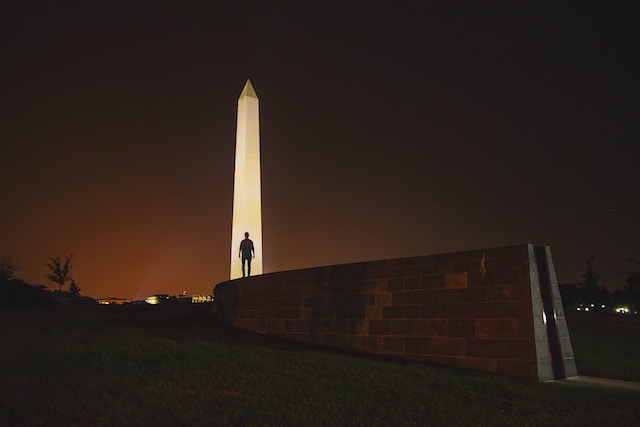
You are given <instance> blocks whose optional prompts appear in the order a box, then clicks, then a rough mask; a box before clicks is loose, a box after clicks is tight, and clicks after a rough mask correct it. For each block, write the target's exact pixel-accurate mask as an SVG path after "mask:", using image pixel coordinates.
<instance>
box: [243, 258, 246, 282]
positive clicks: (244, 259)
mask: <svg viewBox="0 0 640 427" xmlns="http://www.w3.org/2000/svg"><path fill="white" fill-rule="evenodd" d="M246 260H247V259H246V258H242V277H244V262H245V261H246Z"/></svg>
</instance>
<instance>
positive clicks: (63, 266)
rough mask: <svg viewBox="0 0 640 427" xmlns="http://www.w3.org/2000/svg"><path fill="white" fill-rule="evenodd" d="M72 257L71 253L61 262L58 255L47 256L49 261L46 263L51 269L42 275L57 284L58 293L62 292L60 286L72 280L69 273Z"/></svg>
mask: <svg viewBox="0 0 640 427" xmlns="http://www.w3.org/2000/svg"><path fill="white" fill-rule="evenodd" d="M72 258H73V254H71V255H69V256H67V257H66V258H65V259H64V262H63V261H62V257H60V256H56V257H49V259H50V260H51V262H50V263H48V264H47V267H48V268H49V270H51V273H49V274H45V275H44V277H45V278H46V279H49V280H51V281H52V282H54V283H57V284H58V286H59V287H60V294H62V286H63V285H64V284H65V283H67V282H68V281H69V280H73V278H72V277H71V274H70V272H71V259H72Z"/></svg>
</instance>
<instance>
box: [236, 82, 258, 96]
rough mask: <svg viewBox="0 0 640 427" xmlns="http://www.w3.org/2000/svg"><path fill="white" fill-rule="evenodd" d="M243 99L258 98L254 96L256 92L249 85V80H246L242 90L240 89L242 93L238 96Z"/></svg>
mask: <svg viewBox="0 0 640 427" xmlns="http://www.w3.org/2000/svg"><path fill="white" fill-rule="evenodd" d="M245 97H249V98H258V95H256V91H255V90H254V89H253V86H252V85H251V80H249V79H247V82H246V83H245V85H244V89H242V93H241V94H240V98H245Z"/></svg>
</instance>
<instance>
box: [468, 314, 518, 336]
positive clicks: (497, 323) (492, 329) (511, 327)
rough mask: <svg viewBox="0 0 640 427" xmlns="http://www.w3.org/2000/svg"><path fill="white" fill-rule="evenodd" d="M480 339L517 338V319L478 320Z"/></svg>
mask: <svg viewBox="0 0 640 427" xmlns="http://www.w3.org/2000/svg"><path fill="white" fill-rule="evenodd" d="M476 331H477V335H476V336H477V337H478V338H517V336H518V321H517V320H516V319H504V318H497V319H478V320H477V324H476Z"/></svg>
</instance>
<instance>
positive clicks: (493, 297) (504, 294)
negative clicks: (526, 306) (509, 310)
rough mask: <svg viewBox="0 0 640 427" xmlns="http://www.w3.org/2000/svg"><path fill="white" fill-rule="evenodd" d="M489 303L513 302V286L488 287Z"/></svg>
mask: <svg viewBox="0 0 640 427" xmlns="http://www.w3.org/2000/svg"><path fill="white" fill-rule="evenodd" d="M486 291H487V299H486V300H487V301H511V285H495V286H488V287H487V288H486Z"/></svg>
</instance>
